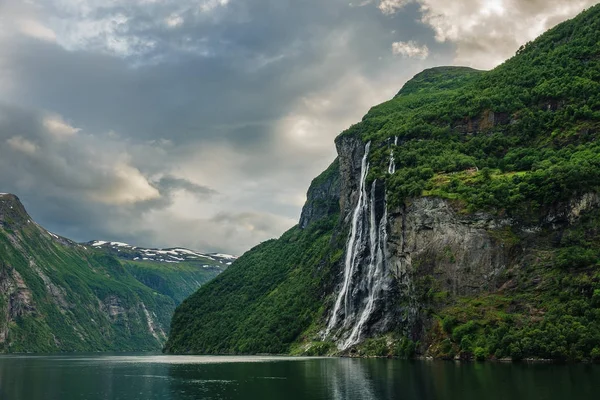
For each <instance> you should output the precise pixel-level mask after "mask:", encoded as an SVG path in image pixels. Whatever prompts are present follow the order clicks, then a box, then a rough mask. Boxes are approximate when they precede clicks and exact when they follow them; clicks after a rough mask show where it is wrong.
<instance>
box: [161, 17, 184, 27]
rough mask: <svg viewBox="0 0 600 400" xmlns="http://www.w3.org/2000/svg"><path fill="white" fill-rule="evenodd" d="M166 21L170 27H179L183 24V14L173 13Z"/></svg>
mask: <svg viewBox="0 0 600 400" xmlns="http://www.w3.org/2000/svg"><path fill="white" fill-rule="evenodd" d="M165 23H166V24H167V26H168V27H169V28H177V27H178V26H181V25H183V18H182V17H181V15H177V14H171V15H169V16H168V17H167V19H166V20H165Z"/></svg>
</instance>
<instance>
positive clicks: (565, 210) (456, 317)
mask: <svg viewBox="0 0 600 400" xmlns="http://www.w3.org/2000/svg"><path fill="white" fill-rule="evenodd" d="M335 144H336V148H337V152H338V157H337V159H336V160H335V161H334V162H333V163H332V164H331V166H330V167H329V168H328V169H327V170H326V171H325V172H323V173H322V174H321V175H320V176H319V177H317V178H315V180H314V181H313V182H312V184H311V186H310V189H309V190H308V195H307V202H306V204H305V206H304V209H303V211H302V216H301V218H300V223H299V225H298V226H296V227H294V228H292V229H290V230H289V231H288V232H286V233H285V234H284V235H283V236H282V237H281V238H279V239H277V240H270V241H267V242H264V243H262V244H260V245H259V246H256V247H255V248H253V249H252V250H250V251H248V252H247V253H245V254H244V255H242V256H241V257H240V258H239V260H237V261H236V262H234V263H233V265H232V266H231V267H230V268H228V269H227V271H225V272H224V273H223V274H222V275H220V276H219V277H217V278H216V279H215V280H213V281H212V282H210V283H209V284H207V285H205V286H203V287H202V288H200V290H198V291H197V292H196V293H195V294H193V295H192V296H190V297H189V298H188V299H186V300H185V301H184V302H183V303H182V304H181V305H180V306H179V307H178V308H177V310H176V312H175V315H174V317H173V322H172V330H171V333H170V335H169V341H168V343H167V345H166V351H169V352H173V353H204V354H206V353H218V354H223V353H245V354H247V353H279V354H281V353H293V354H307V355H325V354H327V355H339V354H343V355H358V356H369V355H376V356H397V357H410V356H412V355H414V354H415V353H416V354H419V355H422V356H430V357H436V358H445V359H455V358H458V359H473V358H477V359H481V360H482V359H504V358H512V359H513V360H519V359H523V358H544V359H555V360H575V361H579V360H596V361H600V5H596V6H594V7H592V8H590V9H589V10H587V11H585V12H583V13H581V14H580V15H579V16H577V17H576V18H574V19H572V20H570V21H567V22H564V23H562V24H560V25H558V26H556V27H555V28H553V29H551V30H550V31H548V32H546V33H545V34H544V35H542V36H541V37H539V38H538V39H536V40H535V41H533V42H531V43H528V44H526V45H524V46H522V47H521V48H520V49H519V51H518V52H517V54H516V55H515V57H513V58H511V59H510V60H508V61H506V62H505V63H503V64H502V65H500V66H498V67H497V68H495V69H493V70H491V71H485V72H482V71H476V70H472V69H469V68H457V67H442V68H434V69H430V70H427V71H424V72H422V73H420V74H418V75H417V76H415V77H414V79H412V80H411V81H409V82H408V83H407V84H406V85H405V86H404V87H403V88H402V90H400V92H399V93H398V94H397V95H396V96H395V97H394V98H393V99H390V100H389V101H387V102H385V103H383V104H380V105H378V106H375V107H373V108H371V109H370V110H369V112H368V113H367V115H365V116H364V117H363V119H362V120H361V121H360V122H358V123H357V124H356V125H353V126H352V127H350V128H349V129H348V130H346V131H345V132H343V133H342V134H340V135H339V136H338V137H337V139H336V140H335Z"/></svg>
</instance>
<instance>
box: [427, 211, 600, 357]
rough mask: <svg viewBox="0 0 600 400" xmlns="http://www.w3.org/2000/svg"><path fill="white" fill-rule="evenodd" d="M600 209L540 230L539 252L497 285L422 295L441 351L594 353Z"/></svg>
mask: <svg viewBox="0 0 600 400" xmlns="http://www.w3.org/2000/svg"><path fill="white" fill-rule="evenodd" d="M599 226H600V213H598V212H597V211H596V212H594V213H590V214H586V215H584V216H582V217H581V220H580V221H579V222H578V224H576V225H571V226H568V227H567V228H566V229H565V230H564V231H562V232H560V236H557V232H555V231H551V230H548V231H546V232H542V233H541V234H540V235H538V236H537V238H536V240H537V242H538V246H537V248H536V249H535V252H534V257H530V260H529V262H527V263H526V264H524V265H521V266H520V268H518V269H516V268H515V269H512V270H509V271H507V273H506V277H505V279H507V284H505V285H504V286H505V287H504V288H503V289H502V290H501V291H499V292H497V293H491V294H486V295H480V296H472V297H461V298H458V299H441V298H436V299H422V301H423V302H424V304H428V306H429V307H430V309H431V310H432V311H431V312H432V313H433V314H434V315H435V316H436V317H435V318H436V321H437V322H436V324H435V328H434V329H433V338H432V339H433V340H432V342H433V343H434V349H433V351H432V353H433V355H436V356H437V357H441V358H449V357H454V356H455V355H460V356H461V357H466V358H471V357H474V358H476V359H486V358H512V359H513V360H520V359H523V358H544V359H554V360H561V361H565V360H571V361H581V360H595V359H596V358H597V354H598V350H599V349H600V231H599V230H598V227H599Z"/></svg>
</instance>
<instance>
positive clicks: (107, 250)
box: [84, 240, 237, 304]
mask: <svg viewBox="0 0 600 400" xmlns="http://www.w3.org/2000/svg"><path fill="white" fill-rule="evenodd" d="M84 246H85V247H87V248H90V249H93V250H94V251H98V252H102V253H104V254H107V255H110V256H112V257H115V258H118V259H119V260H120V261H121V263H122V264H123V266H124V267H125V268H126V269H127V270H128V271H129V272H130V273H131V274H132V275H133V276H134V277H135V278H136V279H137V280H139V281H140V282H142V283H143V284H145V285H146V286H148V287H150V288H152V289H154V290H156V291H158V292H160V293H162V294H164V295H167V296H169V297H171V298H172V299H173V300H175V301H176V302H177V303H178V304H179V303H181V302H182V301H183V300H184V299H185V298H186V297H187V296H189V295H190V294H192V293H193V292H195V291H196V290H197V289H198V288H199V287H200V286H201V285H203V284H204V283H206V282H208V281H209V280H211V279H213V278H214V277H216V276H217V275H218V274H220V273H221V272H223V271H224V270H225V269H227V267H228V266H230V265H231V263H232V262H233V261H235V260H236V258H237V257H235V256H232V255H228V254H220V253H208V254H205V253H200V252H198V251H193V250H189V249H184V248H181V247H177V248H170V249H146V248H143V247H137V246H132V245H129V244H127V243H122V242H108V241H103V240H94V241H90V242H87V243H85V244H84Z"/></svg>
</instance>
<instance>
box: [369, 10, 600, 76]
mask: <svg viewBox="0 0 600 400" xmlns="http://www.w3.org/2000/svg"><path fill="white" fill-rule="evenodd" d="M409 3H418V4H420V6H421V21H422V22H423V23H425V24H427V25H429V26H430V27H431V28H432V29H433V31H434V33H435V38H436V40H437V41H439V42H450V43H453V44H455V45H456V59H455V62H456V63H458V64H464V65H469V66H473V67H477V68H492V67H494V66H496V65H498V64H500V63H501V62H502V61H504V60H505V59H507V58H509V57H510V56H512V55H513V54H514V53H515V51H516V50H517V49H518V48H519V46H520V45H522V44H523V43H525V42H527V41H530V40H533V39H535V38H536V37H537V36H539V35H540V34H542V33H543V32H544V31H546V30H548V29H550V28H552V27H553V26H555V25H556V24H558V23H560V22H562V21H564V20H566V19H568V18H571V17H573V16H575V15H577V14H578V13H579V12H581V11H582V10H583V9H584V8H585V7H588V6H592V5H594V4H596V3H597V0H569V1H564V0H453V1H448V0H382V1H380V2H379V8H380V9H381V11H382V12H384V13H386V14H391V13H395V12H397V11H399V10H400V9H402V8H403V7H404V6H406V5H407V4H409Z"/></svg>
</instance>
